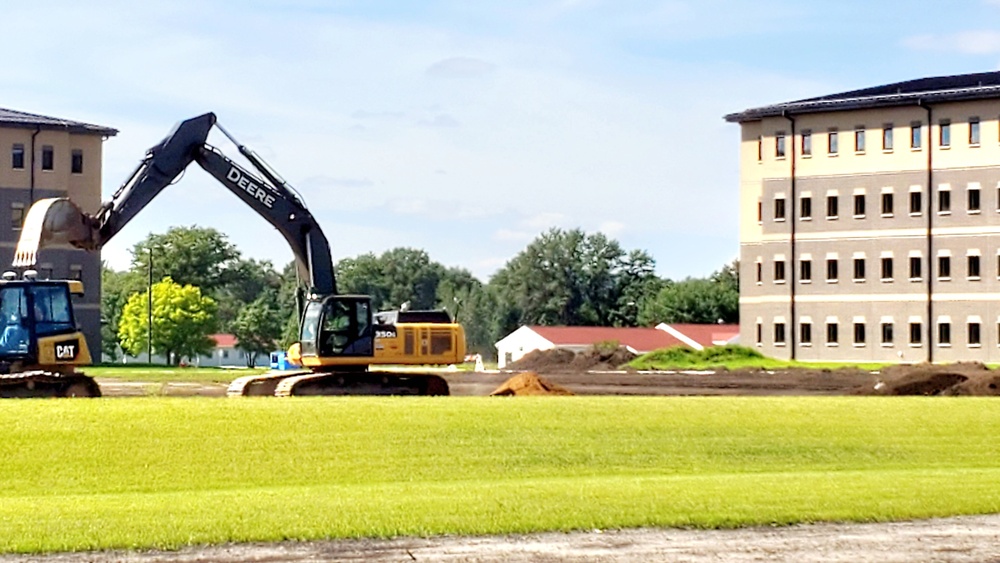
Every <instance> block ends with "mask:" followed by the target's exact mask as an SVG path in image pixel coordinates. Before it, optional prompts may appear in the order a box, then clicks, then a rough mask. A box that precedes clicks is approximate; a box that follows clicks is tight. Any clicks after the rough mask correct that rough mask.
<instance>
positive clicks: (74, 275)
mask: <svg viewBox="0 0 1000 563" xmlns="http://www.w3.org/2000/svg"><path fill="white" fill-rule="evenodd" d="M69 279H71V280H82V279H83V266H81V265H79V264H70V267H69Z"/></svg>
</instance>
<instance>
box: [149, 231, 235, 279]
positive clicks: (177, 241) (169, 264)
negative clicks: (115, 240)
mask: <svg viewBox="0 0 1000 563" xmlns="http://www.w3.org/2000/svg"><path fill="white" fill-rule="evenodd" d="M150 249H152V255H153V279H154V280H161V279H163V278H165V277H169V278H171V279H172V280H174V281H175V282H177V283H178V284H180V285H193V286H195V287H198V288H201V290H202V291H204V292H206V293H207V294H209V295H212V294H214V293H215V291H216V290H217V289H219V288H221V287H224V286H226V285H227V284H231V283H241V279H240V271H239V269H238V268H237V266H238V265H239V259H240V253H239V251H238V250H236V247H235V246H233V245H232V243H230V242H229V240H228V238H227V237H226V235H224V234H222V233H220V232H219V231H217V230H215V229H209V228H203V227H171V228H170V229H169V230H168V231H167V232H166V233H165V234H151V235H149V236H148V237H146V239H145V240H143V241H141V242H139V243H137V244H136V245H135V246H133V247H132V268H131V270H132V271H133V272H137V273H139V272H142V273H144V274H146V275H148V272H149V255H150V252H149V251H150Z"/></svg>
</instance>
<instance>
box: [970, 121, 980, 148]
mask: <svg viewBox="0 0 1000 563" xmlns="http://www.w3.org/2000/svg"><path fill="white" fill-rule="evenodd" d="M969 144H970V145H972V146H974V147H978V146H979V118H978V117H970V118H969Z"/></svg>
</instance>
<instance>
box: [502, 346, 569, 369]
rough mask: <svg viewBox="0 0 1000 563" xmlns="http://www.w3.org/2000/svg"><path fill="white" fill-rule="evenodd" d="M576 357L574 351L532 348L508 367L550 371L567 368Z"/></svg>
mask: <svg viewBox="0 0 1000 563" xmlns="http://www.w3.org/2000/svg"><path fill="white" fill-rule="evenodd" d="M575 358H576V352H573V351H572V350H562V349H559V348H553V349H552V350H532V351H531V352H528V353H527V354H525V355H524V357H522V358H521V359H520V360H518V361H516V362H513V363H511V364H508V366H507V367H508V368H509V369H513V370H519V371H520V370H530V371H541V372H551V371H558V370H563V369H568V368H569V365H570V364H572V363H573V360H574V359H575Z"/></svg>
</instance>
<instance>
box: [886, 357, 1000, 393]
mask: <svg viewBox="0 0 1000 563" xmlns="http://www.w3.org/2000/svg"><path fill="white" fill-rule="evenodd" d="M880 380H881V383H880V384H879V385H877V389H876V393H878V394H882V395H950V396H956V395H980V396H982V395H987V396H989V395H992V396H1000V389H998V387H1000V373H998V372H997V371H996V370H991V369H989V368H987V367H986V366H985V365H983V364H981V363H978V362H964V363H957V364H946V365H934V364H916V365H899V366H891V367H888V368H886V369H884V370H882V372H881V374H880Z"/></svg>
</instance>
